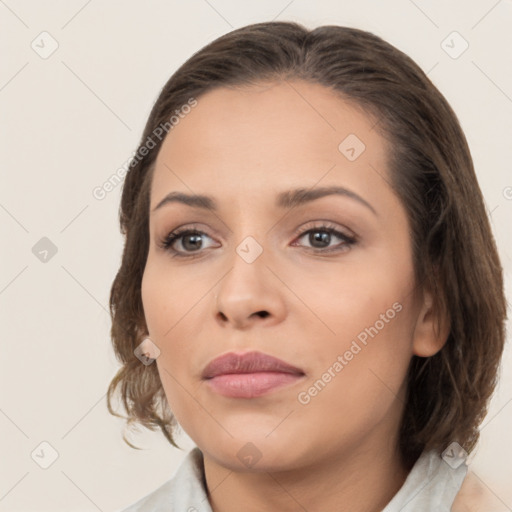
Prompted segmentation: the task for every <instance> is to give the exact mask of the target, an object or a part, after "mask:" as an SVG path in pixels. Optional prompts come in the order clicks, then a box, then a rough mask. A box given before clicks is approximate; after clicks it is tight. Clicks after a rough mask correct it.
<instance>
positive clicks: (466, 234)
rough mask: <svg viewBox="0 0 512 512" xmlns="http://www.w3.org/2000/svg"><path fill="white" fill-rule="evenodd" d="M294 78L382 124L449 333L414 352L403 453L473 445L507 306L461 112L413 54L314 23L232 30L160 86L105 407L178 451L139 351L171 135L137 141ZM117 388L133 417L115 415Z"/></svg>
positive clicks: (129, 221) (424, 279) (139, 166)
mask: <svg viewBox="0 0 512 512" xmlns="http://www.w3.org/2000/svg"><path fill="white" fill-rule="evenodd" d="M287 80H304V81H307V82H309V83H315V84H320V85H322V86H324V87H327V88H329V89H330V90H331V91H333V92H334V93H336V94H337V95H338V96H339V97H340V98H342V99H343V100H345V101H347V102H350V103H351V104H352V105H353V106H354V107H356V108H358V109H359V110H361V111H362V112H364V113H365V114H366V115H367V116H369V117H370V118H372V119H375V120H376V124H375V127H376V129H377V130H378V131H379V133H380V134H381V135H382V136H383V137H384V138H385V140H386V141H388V143H389V145H388V146H387V147H388V151H387V158H388V162H387V169H388V176H389V180H390V185H391V186H392V188H393V190H394V192H395V193H396V194H397V196H398V197H399V198H400V200H401V202H402V204H403V206H404V208H405V209H406V212H407V215H408V218H409V225H410V236H411V240H412V248H413V262H414V271H415V276H416V280H417V286H420V285H421V286H425V287H428V289H429V290H431V291H432V295H433V299H434V300H433V304H434V308H435V310H436V311H437V312H438V318H441V317H444V318H446V319H447V321H448V322H449V327H450V331H449V335H448V338H447V340H446V343H445V344H444V346H443V348H442V349H441V350H439V351H438V352H437V353H436V354H435V355H433V356H431V357H418V356H416V355H414V356H412V359H411V362H410V366H409V369H408V374H407V393H406V399H405V404H404V411H403V416H402V419H401V427H400V432H399V449H400V454H401V456H402V458H403V461H404V462H405V463H406V464H412V463H413V462H414V461H415V460H416V458H417V457H418V456H419V454H421V452H422V451H423V450H426V449H435V450H438V451H439V453H440V452H441V451H442V450H444V449H445V448H446V447H447V446H448V445H449V444H450V443H451V442H453V441H457V442H458V443H459V444H460V445H461V446H462V447H463V448H464V449H465V450H466V451H467V452H468V453H469V452H471V450H472V449H473V448H474V446H475V445H476V443H477V441H478V438H479V429H478V427H479V425H480V424H481V422H482V421H483V419H484V417H485V415H486V413H487V407H488V403H489V401H490V398H491V396H492V394H493V392H494V389H495V386H496V384H497V378H498V373H499V364H500V360H501V355H502V352H503V347H504V340H505V319H506V300H505V296H504V291H503V276H502V268H501V264H500V261H499V257H498V253H497V249H496V244H495V241H494V238H493V234H492V231H491V227H490V223H489V220H488V216H487V213H486V208H485V206H484V201H483V197H482V193H481V191H480V188H479V186H478V182H477V178H476V175H475V171H474V167H473V162H472V159H471V155H470V151H469V148H468V144H467V141H466V138H465V136H464V133H463V131H462V128H461V126H460V124H459V121H458V119H457V117H456V115H455V113H454V111H453V110H452V108H451V107H450V105H449V104H448V102H447V101H446V99H445V98H444V97H443V95H442V94H441V93H440V92H439V91H438V90H437V88H436V87H435V86H434V85H433V83H432V82H431V81H430V80H429V78H428V77H427V75H426V74H425V73H424V72H423V71H422V70H421V69H420V68H419V67H418V65H417V64H416V63H415V62H414V61H413V60H412V59H411V58H410V57H408V56H407V55H406V54H404V53H403V52H401V51H400V50H398V49H397V48H395V47H394V46H392V45H391V44H389V43H387V42H386V41H384V40H383V39H381V38H380V37H378V36H376V35H374V34H372V33H370V32H367V31H364V30H360V29H356V28H349V27H342V26H335V25H330V26H321V27H318V28H315V29H313V30H308V29H306V28H305V27H304V26H302V25H300V24H298V23H293V22H264V23H257V24H253V25H248V26H245V27H243V28H240V29H237V30H234V31H232V32H229V33H227V34H225V35H223V36H222V37H219V38H218V39H216V40H215V41H213V42H211V43H209V44H208V45H207V46H205V47H204V48H202V49H201V50H199V51H197V52H196V53H194V54H193V55H192V56H191V57H190V58H189V59H188V60H187V61H186V62H185V63H184V64H182V65H181V67H180V68H179V69H178V70H177V71H176V72H175V73H174V74H173V75H172V76H171V78H170V79H169V80H168V82H167V83H166V84H165V86H164V87H163V89H162V90H161V92H160V94H159V96H158V98H157V100H156V102H155V104H154V106H153V108H152V110H151V113H150V115H149V118H148V121H147V124H146V126H145V129H144V132H143V135H142V137H141V141H140V144H139V147H138V150H137V152H136V155H137V158H133V160H132V161H131V164H130V167H129V170H128V172H127V175H126V178H125V181H124V185H123V191H122V198H121V204H120V210H119V220H120V227H121V233H122V234H123V235H124V237H125V243H124V250H123V255H122V261H121V265H120V268H119V270H118V272H117V275H116V277H115V279H114V281H113V284H112V288H111V292H110V314H111V319H112V327H111V338H112V342H113V346H114V351H115V354H116V356H117V358H118V360H119V361H120V362H121V363H122V366H121V368H120V369H119V371H118V372H117V374H116V375H115V376H114V378H113V379H112V381H111V383H110V386H109V388H108V393H107V404H108V409H109V411H110V413H111V414H114V415H115V416H118V417H124V418H125V419H126V420H127V426H130V425H133V424H135V423H139V424H142V425H144V426H145V427H146V428H148V429H150V430H155V429H156V428H160V429H161V431H162V433H163V434H164V435H165V437H166V438H167V439H168V441H169V442H170V443H172V444H173V445H174V446H177V444H176V442H175V440H174V437H173V427H175V426H176V425H177V422H176V421H175V419H174V417H173V415H172V412H171V410H170V408H169V405H168V403H167V401H166V398H165V394H164V392H163V387H162V384H161V381H160V378H159V375H158V370H157V368H156V365H149V366H145V365H143V364H141V363H140V361H139V360H138V359H137V357H136V356H135V355H134V349H135V348H136V347H137V346H138V345H139V344H140V343H141V341H142V339H143V338H144V337H146V336H147V332H148V330H147V326H146V323H145V318H144V312H143V306H142V299H141V290H140V286H141V280H142V276H143V272H144V267H145V264H146V258H147V254H148V247H149V226H148V223H149V205H150V189H151V180H152V173H153V169H154V163H155V160H156V157H157V154H158V152H159V149H160V147H161V145H162V141H163V140H165V138H162V139H161V140H158V141H157V142H156V143H155V142H154V143H155V144H156V146H155V147H154V148H153V149H152V150H150V151H149V152H148V151H147V150H146V152H141V151H140V150H141V148H142V147H143V146H144V145H145V144H146V143H147V141H148V140H149V139H148V138H152V135H154V134H155V130H156V129H157V128H158V127H160V126H167V127H168V126H169V119H170V117H171V116H172V115H173V113H174V112H175V111H176V110H177V109H180V108H181V107H182V106H183V105H185V104H187V102H188V101H189V100H190V98H191V97H192V98H200V96H201V95H203V94H205V93H207V92H208V91H211V90H213V89H215V88H220V87H224V88H233V89H235V88H237V87H244V86H249V87H250V86H252V85H258V84H262V83H278V82H282V81H287ZM166 131H168V129H167V128H166ZM443 315H444V316H443ZM116 393H118V394H119V396H120V397H121V399H122V404H123V406H124V409H125V411H126V413H127V415H128V416H121V415H119V414H117V413H116V412H114V410H113V409H112V405H111V400H112V398H113V397H114V395H116ZM123 438H124V440H125V442H127V443H128V444H129V445H130V446H132V447H134V448H136V447H135V446H133V445H132V444H131V443H130V442H129V441H127V440H126V438H125V436H123Z"/></svg>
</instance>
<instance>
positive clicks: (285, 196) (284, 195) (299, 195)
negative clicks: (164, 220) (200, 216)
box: [152, 186, 377, 215]
mask: <svg viewBox="0 0 512 512" xmlns="http://www.w3.org/2000/svg"><path fill="white" fill-rule="evenodd" d="M330 195H339V196H343V197H348V198H350V199H354V200H355V201H357V202H359V203H360V204H362V205H364V206H366V207H367V208H368V209H369V210H371V211H372V212H373V213H374V214H375V215H377V212H376V211H375V209H374V208H373V206H372V205H371V204H370V203H368V201H366V200H365V199H363V198H362V197H361V196H359V195H358V194H356V193H355V192H353V191H352V190H349V189H347V188H344V187H337V186H333V187H318V188H313V189H306V188H297V189H294V190H287V191H285V192H281V193H279V194H278V195H277V199H276V206H277V207H279V208H283V209H284V208H289V209H291V208H295V207H297V206H301V205H304V204H306V203H309V202H311V201H315V200H316V199H320V198H321V197H326V196H330ZM170 203H181V204H185V205H187V206H191V207H194V208H202V209H205V210H212V211H218V205H217V202H216V201H215V199H214V198H213V197H211V196H205V195H201V194H185V193H184V192H170V193H169V194H167V195H166V196H165V197H164V198H163V199H162V200H161V201H160V202H159V203H158V204H157V205H156V206H155V207H154V208H153V210H152V212H155V211H156V210H158V209H159V208H162V206H164V205H166V204H170Z"/></svg>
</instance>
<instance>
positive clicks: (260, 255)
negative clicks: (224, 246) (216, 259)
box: [215, 224, 285, 327]
mask: <svg viewBox="0 0 512 512" xmlns="http://www.w3.org/2000/svg"><path fill="white" fill-rule="evenodd" d="M252 225H253V224H251V226H252ZM253 233H254V231H253ZM258 233H263V235H261V234H256V236H254V235H245V234H244V235H242V236H243V238H242V240H241V241H240V242H239V243H238V244H237V245H236V246H234V248H233V252H232V254H231V257H230V258H229V259H228V265H229V269H228V272H227V273H226V274H225V275H224V277H223V278H222V279H221V281H220V283H219V285H218V288H217V293H216V304H215V307H216V310H217V313H222V314H221V315H219V316H220V317H222V318H223V320H224V321H226V320H227V321H228V322H232V323H233V324H234V325H236V326H238V327H243V326H247V324H248V322H249V323H250V322H251V321H255V320H258V318H267V317H269V316H270V317H272V318H273V319H274V321H276V320H278V319H279V318H280V317H281V316H282V314H283V312H284V309H285V308H284V306H283V304H282V297H281V294H280V291H279V289H278V286H277V285H278V281H276V280H275V277H274V276H273V275H272V272H271V271H270V270H269V269H268V268H267V263H268V254H267V250H266V249H264V247H263V243H260V242H259V241H258V240H257V238H256V237H259V238H261V237H262V236H264V230H263V229H262V230H259V231H258ZM256 313H258V314H257V315H256ZM266 321H267V322H270V321H272V320H271V319H268V320H266Z"/></svg>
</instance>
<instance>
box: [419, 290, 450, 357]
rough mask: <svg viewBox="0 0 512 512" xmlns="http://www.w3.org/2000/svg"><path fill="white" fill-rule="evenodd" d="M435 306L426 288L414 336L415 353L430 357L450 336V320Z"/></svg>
mask: <svg viewBox="0 0 512 512" xmlns="http://www.w3.org/2000/svg"><path fill="white" fill-rule="evenodd" d="M436 306H437V305H436V304H434V301H433V296H432V293H431V292H430V290H429V289H427V288H424V289H423V292H422V297H421V296H420V305H419V308H418V309H419V312H418V318H417V320H416V326H415V329H414V335H413V353H414V355H416V356H420V357H430V356H433V355H434V354H436V353H437V352H439V351H440V350H441V349H442V348H443V346H444V344H445V343H446V340H447V339H448V336H449V334H450V318H449V316H448V314H447V312H446V311H442V310H441V308H440V307H438V306H437V307H436Z"/></svg>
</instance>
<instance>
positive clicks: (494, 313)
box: [108, 22, 506, 512]
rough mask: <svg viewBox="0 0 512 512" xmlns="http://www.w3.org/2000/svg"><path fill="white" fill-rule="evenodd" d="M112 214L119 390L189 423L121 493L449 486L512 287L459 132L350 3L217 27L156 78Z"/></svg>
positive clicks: (399, 497)
mask: <svg viewBox="0 0 512 512" xmlns="http://www.w3.org/2000/svg"><path fill="white" fill-rule="evenodd" d="M120 222H121V230H122V233H123V234H124V235H125V237H126V241H125V247H124V252H123V259H122V263H121V268H120V269H119V272H118V274H117V276H116V278H115V281H114V283H113V286H112V291H111V298H110V306H111V314H112V321H113V324H112V331H111V334H112V340H113V343H114V348H115V350H116V353H117V355H118V357H119V359H120V361H121V362H122V367H121V369H120V370H119V372H118V374H117V375H116V376H115V378H114V379H113V381H112V383H111V385H110V387H109V395H108V398H109V410H110V411H111V412H112V413H113V414H116V413H115V412H114V411H113V410H112V408H111V405H110V399H111V398H112V397H113V396H114V394H115V393H116V392H117V391H120V395H121V397H122V400H123V404H124V407H125V409H126V412H127V414H128V424H133V423H136V422H139V423H141V424H143V425H145V426H146V427H148V428H150V429H154V428H155V427H159V428H160V429H161V431H162V432H163V434H164V435H165V436H166V438H167V439H168V440H169V441H170V442H171V443H173V444H174V439H173V427H174V426H175V425H176V424H177V423H179V424H180V425H181V427H183V429H184V430H185V431H186V432H187V434H188V435H189V436H190V438H191V439H192V440H193V441H194V442H195V443H196V445H197V447H196V448H195V449H194V450H192V451H191V452H190V454H189V455H188V457H187V458H186V459H185V461H184V462H183V464H182V466H181V467H180V469H179V471H178V473H177V474H176V475H175V477H174V478H173V479H171V480H170V481H169V482H167V483H166V484H165V485H164V486H162V487H161V488H159V489H157V490H155V491H154V492H152V493H151V494H150V495H148V496H146V497H144V498H142V499H141V500H139V501H138V502H137V503H136V504H134V505H133V506H132V507H130V508H129V509H126V510H127V511H130V512H132V511H149V510H152V511H153V510H154V511H157V510H158V511H160V510H162V511H163V510H180V511H181V510H183V511H186V510H188V511H192V510H198V511H199V510H202V511H212V510H213V511H215V512H217V511H219V512H229V511H231V510H245V511H249V510H258V511H262V510H282V511H285V510H308V511H310V512H312V511H320V510H322V511H323V510H350V511H351V512H358V511H381V510H383V511H385V512H397V511H399V510H400V511H408V510H411V511H412V510H414V511H415V512H418V511H430V510H432V511H434V510H435V511H436V512H439V511H441V510H450V508H451V507H452V505H453V504H454V502H455V499H456V496H457V494H458V493H459V495H460V489H461V486H462V482H463V480H464V477H465V475H466V469H467V466H466V464H464V462H465V459H466V457H467V455H468V454H469V453H470V452H471V451H472V449H473V448H474V446H475V444H476V442H477V440H478V425H479V424H480V423H481V421H482V419H483V417H484V415H485V413H486V407H487V404H488V401H489V398H490V396H491V395H492V392H493V389H494V386H495V381H496V374H497V369H498V366H499V362H500V357H501V353H502V350H503V343H504V320H505V315H506V306H505V298H504V294H503V283H502V269H501V265H500V262H499V259H498V255H497V251H496V247H495V243H494V239H493V236H492V233H491V229H490V226H489V222H488V219H487V215H486V210H485V207H484V203H483V199H482V194H481V191H480V189H479V186H478V183H477V180H476V177H475V172H474V169H473V164H472V160H471V156H470V152H469V149H468V146H467V142H466V139H465V137H464V134H463V132H462V129H461V127H460V125H459V123H458V121H457V118H456V115H455V114H454V112H453V110H452V109H451V107H450V106H449V105H448V103H447V102H446V100H445V99H444V97H443V96H442V95H441V93H440V92H439V91H438V90H437V89H436V88H435V87H434V85H433V84H432V83H431V82H430V81H429V79H428V78H427V77H426V75H425V74H424V73H423V72H422V71H421V69H420V68H419V67H418V66H417V65H416V64H415V63H414V62H413V61H412V60H411V59H410V58H409V57H407V56H406V55H405V54H403V53H402V52H400V51H399V50H398V49H396V48H394V47H393V46H391V45H390V44H388V43H386V42H385V41H383V40H382V39H380V38H379V37H377V36H375V35H373V34H371V33H369V32H365V31H362V30H358V29H354V28H347V27H338V26H324V27H319V28H317V29H314V30H312V31H308V30H307V29H306V28H304V27H302V26H300V25H298V24H296V23H284V22H270V23H259V24H255V25H251V26H247V27H244V28H241V29H238V30H235V31H233V32H231V33H229V34H226V35H224V36H222V37H220V38H219V39H217V40H216V41H214V42H212V43H210V44H209V45H208V46H206V47H205V48H203V49H202V50H200V51H199V52H197V53H196V54H194V55H193V56H192V57H191V58H190V59H189V60H188V61H187V62H185V63H184V64H183V65H182V66H181V67H180V68H179V69H178V71H177V72H176V73H174V75H173V76H172V77H171V78H170V80H169V81H168V83H167V84H166V85H165V87H164V88H163V90H162V91H161V93H160V96H159V97H158V99H157V101H156V103H155V105H154V107H153V109H152V112H151V114H150V116H149V119H148V122H147V125H146V128H145V130H144V134H143V136H142V139H141V143H140V145H139V149H138V151H137V152H136V155H135V158H134V159H133V161H132V164H131V166H130V170H129V172H128V174H127V176H126V181H125V183H124V189H123V195H122V202H121V209H120ZM142 347H143V348H142ZM141 353H144V354H145V356H144V357H141V356H140V354H141ZM153 360H155V361H156V363H155V364H151V362H152V361H153ZM142 363H144V364H142ZM127 442H128V441H127ZM129 444H130V443H129ZM459 505H460V500H459Z"/></svg>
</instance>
